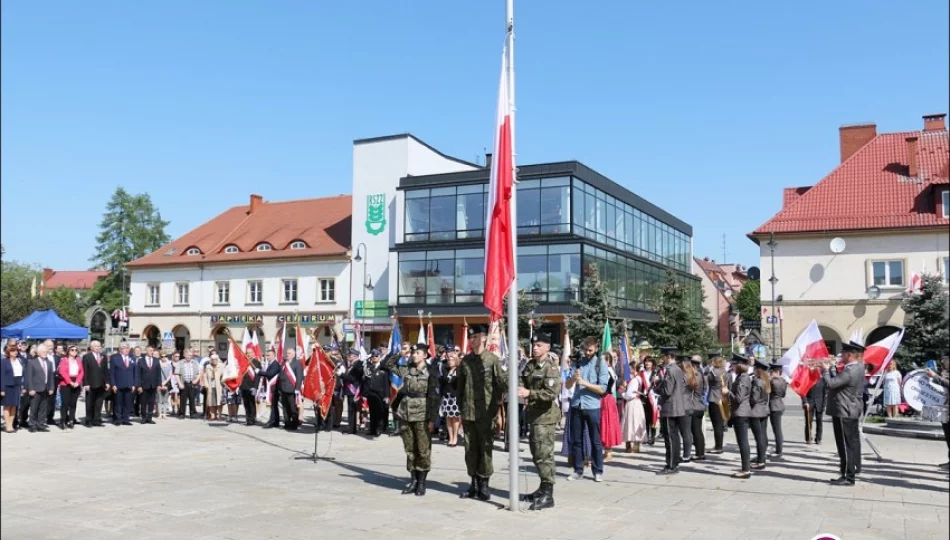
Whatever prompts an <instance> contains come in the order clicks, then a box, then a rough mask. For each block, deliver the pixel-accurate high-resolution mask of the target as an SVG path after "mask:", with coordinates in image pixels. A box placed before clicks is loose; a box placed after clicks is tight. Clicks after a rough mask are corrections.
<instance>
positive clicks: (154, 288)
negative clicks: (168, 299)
mask: <svg viewBox="0 0 950 540" xmlns="http://www.w3.org/2000/svg"><path fill="white" fill-rule="evenodd" d="M161 290H162V289H161V285H159V284H158V283H149V284H148V305H150V306H157V305H159V299H160V298H161Z"/></svg>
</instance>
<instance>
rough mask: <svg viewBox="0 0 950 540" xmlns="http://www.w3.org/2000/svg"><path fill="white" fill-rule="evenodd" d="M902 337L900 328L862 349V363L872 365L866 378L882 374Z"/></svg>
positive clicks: (902, 330)
mask: <svg viewBox="0 0 950 540" xmlns="http://www.w3.org/2000/svg"><path fill="white" fill-rule="evenodd" d="M903 339H904V329H903V328H902V329H901V330H900V332H894V333H893V334H891V335H889V336H887V337H886V338H884V339H882V340H881V341H878V342H876V343H872V344H870V345H868V346H867V348H866V349H864V363H865V364H870V365H872V366H874V369H873V370H872V371H871V373H869V374H867V375H866V377H867V378H868V379H870V378H871V377H874V376H877V375H883V374H884V370H885V369H887V365H888V364H889V363H890V362H891V359H892V358H894V353H896V352H897V348H898V347H899V346H900V344H901V340H903Z"/></svg>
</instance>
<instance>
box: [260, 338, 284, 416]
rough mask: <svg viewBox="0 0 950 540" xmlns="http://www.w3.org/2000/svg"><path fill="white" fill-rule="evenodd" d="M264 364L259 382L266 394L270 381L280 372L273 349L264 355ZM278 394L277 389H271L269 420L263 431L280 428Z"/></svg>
mask: <svg viewBox="0 0 950 540" xmlns="http://www.w3.org/2000/svg"><path fill="white" fill-rule="evenodd" d="M264 364H265V365H266V367H265V368H264V370H263V371H262V372H261V373H263V374H264V380H263V381H262V382H261V384H262V385H263V386H262V389H263V390H264V392H267V389H268V387H269V385H270V380H271V379H272V378H274V377H276V376H277V373H278V372H279V370H280V366H279V363H278V362H277V353H276V352H274V349H269V350H268V351H267V352H266V353H264ZM278 394H279V392H277V388H273V389H272V390H271V393H270V403H268V405H269V406H270V418H269V419H268V420H267V423H266V424H264V429H271V428H275V427H280V401H279V400H278V398H277V396H278Z"/></svg>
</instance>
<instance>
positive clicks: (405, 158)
mask: <svg viewBox="0 0 950 540" xmlns="http://www.w3.org/2000/svg"><path fill="white" fill-rule="evenodd" d="M475 169H477V167H475V166H474V165H471V164H468V163H464V162H462V161H459V160H456V159H453V158H450V157H448V156H445V155H443V154H440V153H439V152H437V151H435V150H433V149H432V148H430V147H429V146H427V145H425V144H424V143H422V142H421V141H419V140H418V139H416V138H415V137H413V136H412V135H398V136H393V137H381V138H378V139H365V140H360V141H356V142H355V143H354V145H353V232H352V245H353V253H354V255H356V251H357V249H360V250H362V248H360V247H359V246H360V244H361V243H362V244H364V245H365V246H366V252H365V253H363V252H362V251H361V252H360V255H361V257H364V258H363V260H362V261H359V262H356V261H354V262H353V282H352V294H353V297H352V298H353V302H354V304H355V303H356V302H362V301H363V299H364V294H365V299H366V301H367V302H374V303H375V304H373V305H374V309H373V310H372V311H370V310H367V311H366V313H365V317H360V313H359V312H358V311H357V310H356V309H355V306H354V305H350V306H349V308H350V313H352V314H353V317H354V320H355V321H358V322H359V321H361V320H362V321H363V322H365V323H366V324H368V325H370V324H373V325H381V326H385V327H387V329H388V326H389V325H390V324H391V321H390V319H389V306H394V305H396V279H397V275H396V265H397V254H395V253H392V254H391V253H390V248H392V247H394V246H395V244H396V243H397V242H399V241H401V239H402V237H403V226H404V223H403V208H404V204H405V203H404V200H403V197H402V193H401V192H397V191H396V187H397V186H398V185H399V180H400V179H401V178H404V177H406V176H413V175H415V176H418V175H426V174H442V173H450V172H459V171H470V170H475ZM378 205H382V207H383V212H382V214H381V215H382V216H383V218H384V219H385V222H384V223H383V222H381V221H380V220H379V219H378V217H379V215H376V216H373V218H374V219H371V220H367V216H368V210H369V209H370V208H371V207H377V208H378ZM364 265H365V273H366V279H367V280H368V281H370V282H371V283H372V285H373V289H372V290H368V289H366V288H365V287H364V285H365V284H366V281H364V278H363V274H364ZM406 315H409V314H406ZM412 315H413V316H415V314H412ZM387 333H388V330H387Z"/></svg>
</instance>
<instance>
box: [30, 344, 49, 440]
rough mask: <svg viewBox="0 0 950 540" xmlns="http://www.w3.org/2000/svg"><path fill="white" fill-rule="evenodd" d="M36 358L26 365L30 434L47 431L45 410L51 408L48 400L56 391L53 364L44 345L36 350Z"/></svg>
mask: <svg viewBox="0 0 950 540" xmlns="http://www.w3.org/2000/svg"><path fill="white" fill-rule="evenodd" d="M36 352H37V356H36V358H31V359H30V360H29V362H28V363H27V365H26V373H25V374H24V379H25V380H26V390H27V392H28V394H29V396H30V432H36V431H48V428H47V427H46V426H47V422H46V408H47V407H50V406H53V405H54V404H51V403H50V399H51V398H52V397H53V395H54V392H55V391H56V379H55V378H54V373H55V371H56V370H55V369H54V368H53V363H52V361H50V360H49V359H47V357H46V356H47V353H49V352H50V351H49V349H47V347H46V345H45V344H40V346H38V347H37V348H36Z"/></svg>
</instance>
